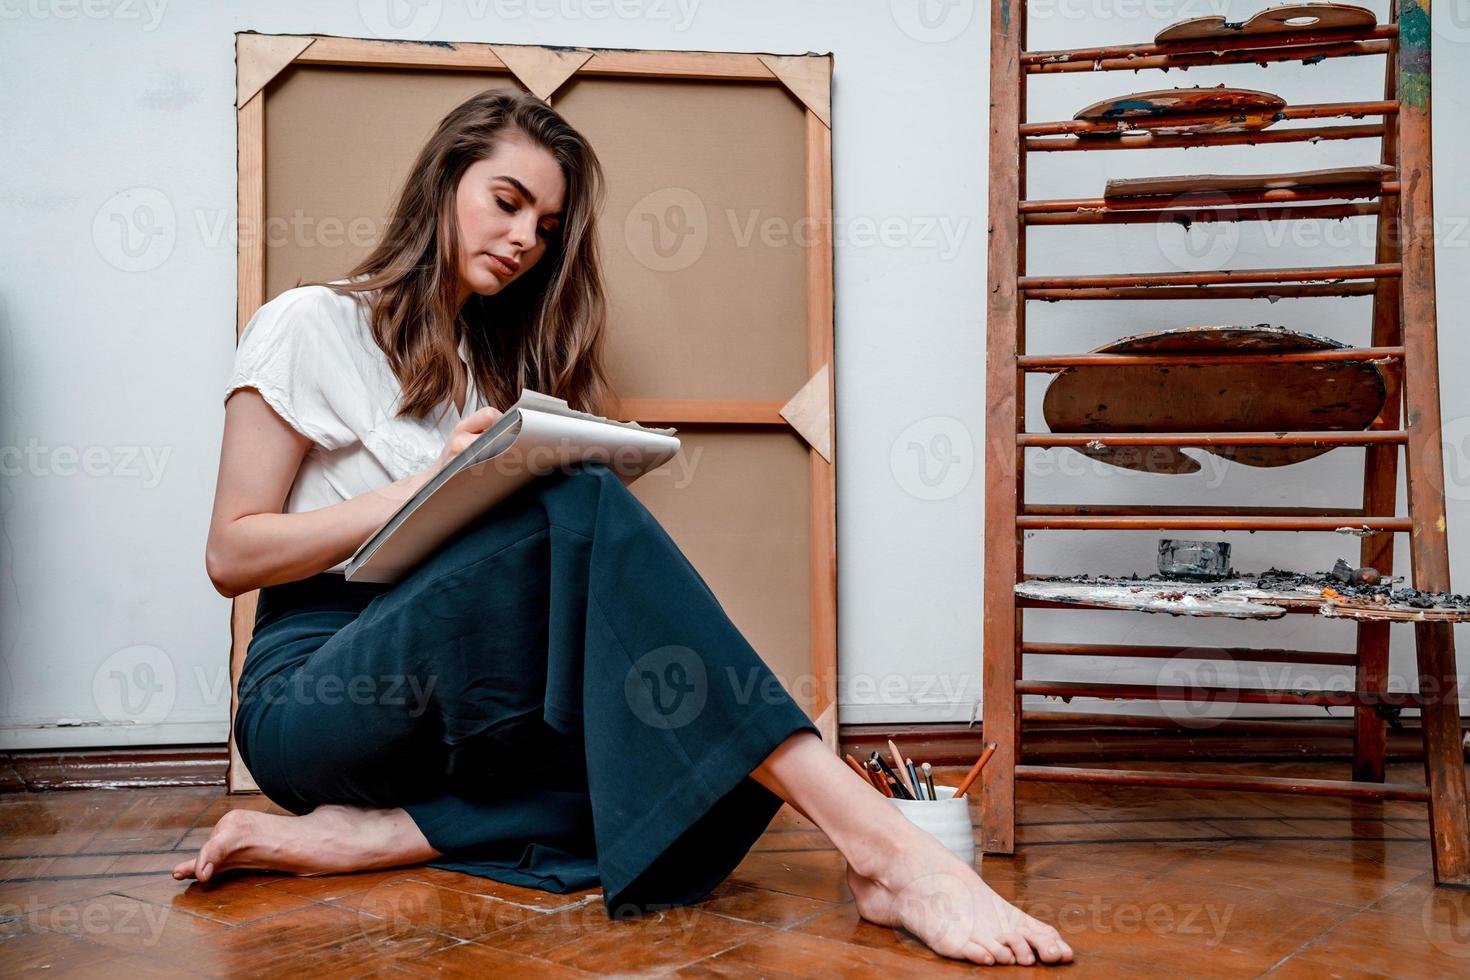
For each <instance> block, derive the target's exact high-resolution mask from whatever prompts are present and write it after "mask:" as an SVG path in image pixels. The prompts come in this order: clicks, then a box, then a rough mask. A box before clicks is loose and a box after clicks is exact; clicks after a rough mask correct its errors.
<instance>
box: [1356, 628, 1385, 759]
mask: <svg viewBox="0 0 1470 980" xmlns="http://www.w3.org/2000/svg"><path fill="white" fill-rule="evenodd" d="M1388 637H1389V624H1388V623H1374V622H1360V623H1358V666H1357V670H1356V672H1355V676H1356V680H1355V683H1354V684H1353V690H1355V691H1384V690H1387V689H1388ZM1387 751H1388V726H1387V724H1386V723H1385V722H1384V720H1383V718H1381V717H1380V716H1379V715H1378V713H1377V712H1376V711H1374V710H1373V709H1372V708H1358V709H1357V710H1356V711H1354V712H1353V779H1354V780H1355V781H1357V782H1360V783H1381V782H1383V775H1384V759H1385V757H1386V755H1387Z"/></svg>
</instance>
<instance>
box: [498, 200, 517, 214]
mask: <svg viewBox="0 0 1470 980" xmlns="http://www.w3.org/2000/svg"><path fill="white" fill-rule="evenodd" d="M495 203H496V204H498V205H500V210H502V211H504V212H505V213H506V214H515V213H516V209H515V205H513V204H509V203H507V202H506V201H503V200H501V199H500V198H498V197H497V198H496V199H495Z"/></svg>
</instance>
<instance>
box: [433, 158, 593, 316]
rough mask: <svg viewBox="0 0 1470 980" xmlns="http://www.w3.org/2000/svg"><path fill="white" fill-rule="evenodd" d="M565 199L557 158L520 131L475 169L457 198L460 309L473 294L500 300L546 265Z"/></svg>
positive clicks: (466, 174) (472, 167)
mask: <svg viewBox="0 0 1470 980" xmlns="http://www.w3.org/2000/svg"><path fill="white" fill-rule="evenodd" d="M565 194H566V180H565V179H564V178H563V177H562V173H561V167H560V166H558V165H557V162H556V158H555V157H553V156H552V155H551V153H550V152H548V151H547V150H546V149H545V148H544V147H541V146H538V145H537V144H535V143H533V142H531V140H530V138H529V137H527V136H526V135H525V134H524V133H521V132H519V131H516V130H511V131H508V132H507V133H506V134H505V136H504V137H503V138H502V139H501V141H500V144H499V145H498V146H497V147H496V148H495V151H494V152H493V153H491V154H490V155H489V156H487V157H484V158H483V159H480V160H477V161H475V162H474V163H473V164H471V165H470V167H469V169H468V170H466V171H465V172H464V176H463V177H461V178H460V181H459V189H458V191H457V192H456V194H455V214H456V216H457V217H458V219H459V300H460V303H461V304H463V303H464V301H465V300H467V299H468V298H469V296H470V293H479V294H480V295H481V296H493V295H495V294H496V293H498V292H500V291H501V290H502V289H504V288H505V287H506V285H508V284H509V283H511V282H513V281H514V280H516V279H519V278H520V277H521V276H523V275H525V274H526V273H527V272H528V271H529V270H530V268H531V266H533V265H535V264H536V263H537V262H539V261H540V260H541V257H542V256H543V255H545V254H546V248H547V242H548V240H549V239H550V238H551V237H553V235H554V233H555V232H556V229H557V228H558V227H560V225H561V218H562V213H561V212H562V204H563V202H562V199H563V197H564V196H565Z"/></svg>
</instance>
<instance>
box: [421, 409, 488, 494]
mask: <svg viewBox="0 0 1470 980" xmlns="http://www.w3.org/2000/svg"><path fill="white" fill-rule="evenodd" d="M504 414H505V413H504V412H502V411H501V410H500V409H498V408H494V407H489V408H482V409H480V410H479V411H478V412H473V413H471V414H469V415H466V416H465V417H464V418H462V419H460V420H459V424H458V425H456V426H455V427H454V431H453V432H451V433H449V439H448V441H447V442H445V443H444V450H443V452H441V453H440V454H439V458H438V459H436V460H435V461H434V465H433V466H431V467H429V469H428V477H429V479H433V477H434V475H435V474H436V473H438V472H439V471H440V470H442V469H443V468H444V467H445V466H447V465H449V462H450V460H452V459H454V457H456V456H458V455H459V454H460V453H462V452H464V451H465V450H466V449H468V448H469V447H470V444H471V443H473V442H474V441H475V440H476V439H478V438H480V436H482V435H484V434H485V430H486V429H488V428H490V427H491V426H492V425H494V424H495V423H496V422H498V421H500V417H501V416H502V415H504Z"/></svg>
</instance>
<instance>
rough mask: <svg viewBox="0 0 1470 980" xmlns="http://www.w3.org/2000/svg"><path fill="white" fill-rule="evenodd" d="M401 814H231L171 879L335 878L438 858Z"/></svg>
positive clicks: (323, 810) (325, 809)
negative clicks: (280, 874) (255, 874)
mask: <svg viewBox="0 0 1470 980" xmlns="http://www.w3.org/2000/svg"><path fill="white" fill-rule="evenodd" d="M440 856H441V855H440V853H439V852H438V851H436V850H434V849H433V848H432V847H430V846H429V842H428V841H427V840H426V839H425V838H424V835H423V833H422V832H421V831H420V830H419V829H418V826H417V825H416V824H415V823H414V822H413V820H412V818H410V817H409V815H408V814H407V813H406V812H404V811H403V810H402V809H393V810H369V809H365V808H362V807H352V806H335V805H325V806H319V807H317V808H316V809H315V810H313V811H311V812H310V813H308V814H306V815H305V816H301V817H291V816H282V815H279V814H274V813H259V812H257V811H254V810H231V811H229V812H228V813H226V814H225V815H224V816H222V817H220V819H219V822H218V823H216V824H215V825H214V830H213V831H212V832H211V833H210V835H209V839H208V840H206V841H205V842H204V846H203V847H201V848H200V849H199V854H198V855H197V856H195V857H193V858H190V859H189V860H187V861H184V862H182V863H180V864H179V865H177V866H176V867H175V868H174V871H173V875H174V878H176V879H178V880H180V881H182V880H183V879H185V878H197V879H199V880H200V881H201V882H205V881H209V880H211V879H213V878H215V877H216V876H218V875H219V874H220V873H221V872H224V871H228V870H231V869H234V868H257V869H261V870H265V871H285V872H289V873H291V874H333V873H342V872H347V871H363V870H367V869H370V868H392V867H397V866H398V865H402V864H420V863H422V862H424V861H428V860H432V859H433V858H436V857H440Z"/></svg>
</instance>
